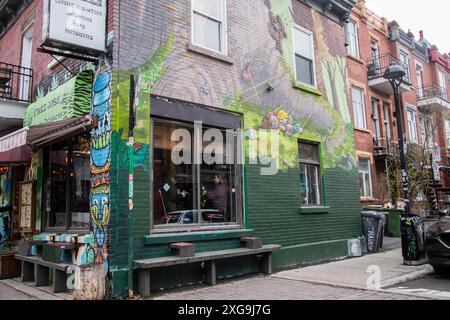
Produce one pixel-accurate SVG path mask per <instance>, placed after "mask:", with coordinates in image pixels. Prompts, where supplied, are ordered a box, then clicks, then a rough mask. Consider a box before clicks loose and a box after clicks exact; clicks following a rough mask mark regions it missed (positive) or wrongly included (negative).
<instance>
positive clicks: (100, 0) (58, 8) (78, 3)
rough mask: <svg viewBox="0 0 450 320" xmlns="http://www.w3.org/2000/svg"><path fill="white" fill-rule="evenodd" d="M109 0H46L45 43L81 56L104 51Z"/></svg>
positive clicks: (44, 19)
mask: <svg viewBox="0 0 450 320" xmlns="http://www.w3.org/2000/svg"><path fill="white" fill-rule="evenodd" d="M106 2H107V0H44V17H43V33H42V34H43V44H44V45H46V46H48V47H52V48H57V49H61V50H68V51H74V52H80V53H88V54H93V53H100V52H105V42H106V15H107V5H106Z"/></svg>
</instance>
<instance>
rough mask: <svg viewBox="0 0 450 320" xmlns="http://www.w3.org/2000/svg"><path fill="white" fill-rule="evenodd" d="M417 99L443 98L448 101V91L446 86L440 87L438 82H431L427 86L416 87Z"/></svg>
mask: <svg viewBox="0 0 450 320" xmlns="http://www.w3.org/2000/svg"><path fill="white" fill-rule="evenodd" d="M416 94H417V100H419V101H420V100H423V99H430V98H441V99H443V100H445V101H448V92H447V89H446V88H443V87H440V86H438V85H436V84H430V85H427V86H425V87H420V88H417V89H416Z"/></svg>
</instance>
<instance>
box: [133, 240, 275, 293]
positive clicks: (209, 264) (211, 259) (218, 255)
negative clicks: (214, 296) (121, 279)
mask: <svg viewBox="0 0 450 320" xmlns="http://www.w3.org/2000/svg"><path fill="white" fill-rule="evenodd" d="M280 249H281V246H279V245H266V246H263V247H262V248H259V249H249V248H237V249H230V250H222V251H211V252H201V253H197V254H195V256H193V257H179V256H170V257H163V258H154V259H145V260H136V261H135V262H134V268H135V269H136V271H137V284H138V288H137V289H138V293H139V294H140V295H141V296H143V297H145V298H148V297H149V296H150V269H154V268H160V267H168V266H174V265H181V264H188V263H195V262H206V282H207V283H208V284H210V285H212V286H214V285H216V263H215V262H216V260H222V259H227V258H235V257H243V256H251V255H262V256H263V259H262V260H261V264H262V271H263V272H264V273H265V274H271V273H272V253H273V252H275V251H278V250H280Z"/></svg>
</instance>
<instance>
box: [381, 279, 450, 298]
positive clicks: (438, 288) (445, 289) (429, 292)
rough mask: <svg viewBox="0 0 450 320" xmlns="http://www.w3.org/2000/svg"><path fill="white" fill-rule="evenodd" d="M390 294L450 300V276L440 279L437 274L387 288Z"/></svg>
mask: <svg viewBox="0 0 450 320" xmlns="http://www.w3.org/2000/svg"><path fill="white" fill-rule="evenodd" d="M385 291H387V292H390V293H394V294H395V293H399V294H408V295H413V296H416V297H423V298H432V299H438V300H441V299H442V300H450V275H447V276H445V277H440V276H437V275H435V274H433V275H430V276H428V277H425V278H422V279H418V280H414V281H411V282H407V283H403V284H400V285H395V286H392V287H389V288H386V289H385Z"/></svg>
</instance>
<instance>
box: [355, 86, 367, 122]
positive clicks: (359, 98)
mask: <svg viewBox="0 0 450 320" xmlns="http://www.w3.org/2000/svg"><path fill="white" fill-rule="evenodd" d="M352 101H353V115H354V117H355V128H360V129H367V119H366V108H365V103H364V91H363V90H362V89H359V88H357V87H352Z"/></svg>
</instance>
